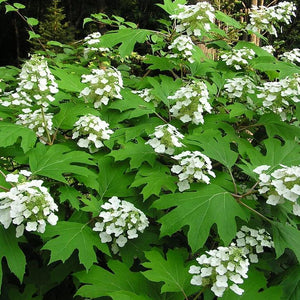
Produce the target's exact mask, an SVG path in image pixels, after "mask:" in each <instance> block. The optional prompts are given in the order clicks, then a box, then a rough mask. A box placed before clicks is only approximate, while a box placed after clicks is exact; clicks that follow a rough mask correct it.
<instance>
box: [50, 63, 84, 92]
mask: <svg viewBox="0 0 300 300" xmlns="http://www.w3.org/2000/svg"><path fill="white" fill-rule="evenodd" d="M51 72H52V73H53V75H54V76H56V77H58V78H59V80H57V84H58V87H59V89H62V90H65V91H67V92H76V93H79V92H81V91H82V90H83V89H84V88H85V87H86V86H85V84H83V83H82V82H81V76H79V74H77V73H75V72H71V70H69V69H67V68H66V69H63V68H53V69H51Z"/></svg>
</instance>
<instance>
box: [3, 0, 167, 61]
mask: <svg viewBox="0 0 300 300" xmlns="http://www.w3.org/2000/svg"><path fill="white" fill-rule="evenodd" d="M13 2H18V3H22V4H24V5H26V9H22V10H20V12H21V13H22V14H23V15H25V16H27V17H34V18H36V19H38V20H40V21H41V20H43V16H44V15H45V14H46V12H47V7H49V6H50V5H51V2H52V0H20V1H13ZM156 3H163V1H162V0H161V1H160V0H121V1H120V0H119V1H118V0H61V3H60V6H62V7H64V13H65V14H66V21H67V22H69V24H71V25H73V26H74V27H75V29H76V32H75V39H81V38H83V37H84V36H86V34H88V33H89V32H88V27H86V28H83V27H82V23H83V19H84V18H86V17H89V16H90V14H93V13H99V12H103V13H106V14H107V15H109V16H110V15H112V14H114V15H120V16H122V17H123V18H125V19H126V20H127V21H131V22H134V23H137V24H139V27H141V28H155V26H156V24H157V23H156V21H155V20H156V19H158V18H162V17H163V16H164V12H163V11H162V9H161V8H159V7H158V6H157V5H156ZM0 28H1V31H0V66H3V65H15V66H17V65H18V64H19V62H20V60H21V59H22V58H26V57H27V56H28V52H29V51H30V47H31V46H30V43H28V41H27V39H28V34H27V31H26V28H27V27H26V23H25V22H24V21H23V20H22V19H21V18H20V16H18V15H17V14H16V13H15V12H9V13H7V14H5V6H4V3H2V4H1V6H0Z"/></svg>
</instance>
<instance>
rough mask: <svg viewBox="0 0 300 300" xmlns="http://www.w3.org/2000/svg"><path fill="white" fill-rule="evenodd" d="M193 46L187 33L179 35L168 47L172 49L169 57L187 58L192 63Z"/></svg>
mask: <svg viewBox="0 0 300 300" xmlns="http://www.w3.org/2000/svg"><path fill="white" fill-rule="evenodd" d="M194 46H195V44H194V43H193V41H192V39H191V38H190V37H189V36H188V35H180V36H179V37H177V38H176V39H175V40H174V41H173V42H172V44H171V45H170V46H169V47H168V48H169V49H170V50H173V54H171V55H170V56H169V57H171V58H172V57H174V58H181V59H187V60H188V61H189V62H190V63H193V62H194V61H195V60H194V59H193V58H192V55H193V53H192V50H193V48H194Z"/></svg>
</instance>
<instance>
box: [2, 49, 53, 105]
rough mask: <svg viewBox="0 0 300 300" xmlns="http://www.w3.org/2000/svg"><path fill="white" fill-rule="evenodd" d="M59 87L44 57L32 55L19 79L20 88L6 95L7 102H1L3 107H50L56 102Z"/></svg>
mask: <svg viewBox="0 0 300 300" xmlns="http://www.w3.org/2000/svg"><path fill="white" fill-rule="evenodd" d="M57 92H58V85H57V83H56V82H55V79H54V76H53V75H52V74H51V72H50V69H49V67H48V64H47V61H46V60H45V58H44V57H43V56H38V55H32V56H31V58H30V60H28V61H26V63H25V64H24V65H23V67H22V70H21V73H20V74H19V77H18V87H17V88H16V90H15V91H13V92H9V93H6V94H5V95H4V97H6V99H7V100H5V101H2V100H0V104H1V105H3V106H10V105H14V106H27V107H30V106H32V105H34V104H37V105H42V106H43V107H45V108H46V107H47V106H49V103H51V102H53V101H54V100H55V98H54V96H53V95H55V94H56V93H57Z"/></svg>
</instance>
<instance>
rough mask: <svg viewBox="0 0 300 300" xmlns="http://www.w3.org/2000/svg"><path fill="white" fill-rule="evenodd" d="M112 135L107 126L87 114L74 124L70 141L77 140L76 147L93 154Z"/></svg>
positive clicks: (97, 118)
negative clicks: (85, 149)
mask: <svg viewBox="0 0 300 300" xmlns="http://www.w3.org/2000/svg"><path fill="white" fill-rule="evenodd" d="M112 133H113V131H112V130H111V129H109V124H108V123H106V122H105V121H103V120H101V119H100V118H99V117H96V116H94V115H91V114H88V115H85V116H82V117H80V118H79V120H78V121H76V122H75V124H74V129H73V135H72V139H78V138H79V140H78V142H77V145H78V146H79V147H82V148H88V149H89V150H90V152H91V153H95V152H97V151H98V150H99V148H101V147H103V146H104V145H103V140H108V139H109V138H110V135H111V134H112Z"/></svg>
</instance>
